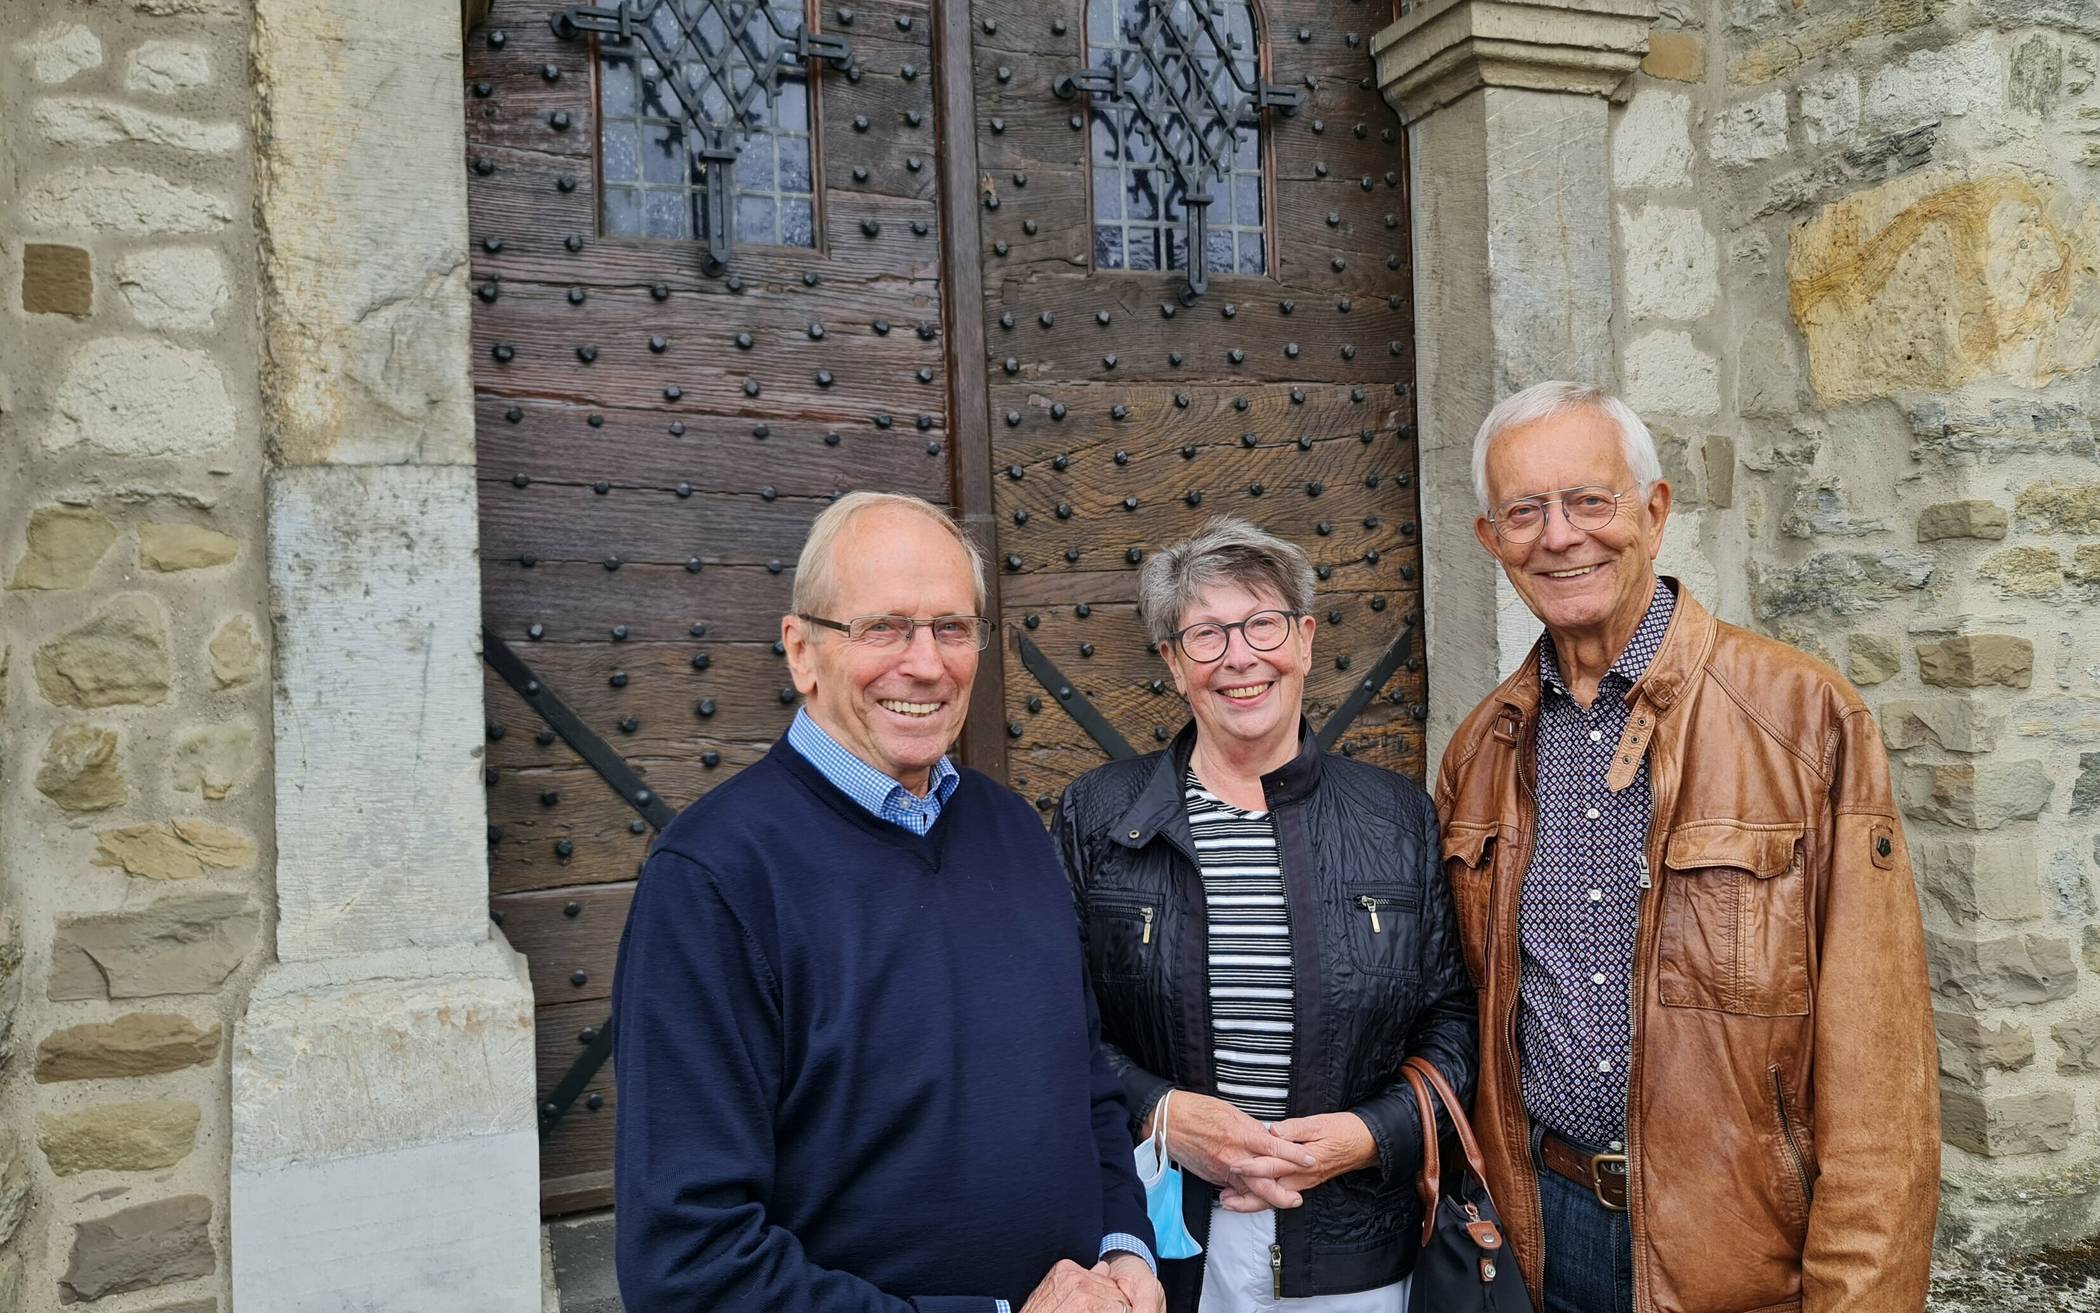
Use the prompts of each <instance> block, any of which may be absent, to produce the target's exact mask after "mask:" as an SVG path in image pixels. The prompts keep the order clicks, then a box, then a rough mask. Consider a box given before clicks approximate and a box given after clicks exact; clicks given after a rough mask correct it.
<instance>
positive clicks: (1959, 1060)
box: [1932, 1011, 2034, 1088]
mask: <svg viewBox="0 0 2100 1313" xmlns="http://www.w3.org/2000/svg"><path fill="white" fill-rule="evenodd" d="M1932 1025H1933V1029H1934V1030H1935V1031H1937V1032H1938V1035H1939V1045H1940V1074H1941V1075H1943V1076H1949V1077H1952V1078H1953V1079H1955V1080H1958V1081H1961V1082H1963V1083H1964V1084H1967V1085H1972V1086H1977V1087H1979V1088H1980V1087H1981V1086H1982V1085H1983V1079H1984V1073H1985V1072H1986V1071H2018V1070H2019V1069H2020V1068H2022V1067H2024V1066H2026V1065H2027V1064H2028V1063H2030V1062H2033V1061H2034V1032H2033V1031H2031V1030H2029V1029H2027V1027H2025V1026H2017V1025H2014V1024H2013V1023H2011V1022H2009V1021H2001V1022H1998V1023H1997V1024H1995V1025H1992V1024H1989V1023H1986V1022H1983V1021H1980V1020H1978V1019H1977V1018H1975V1017H1972V1016H1969V1015H1968V1014H1966V1013H1962V1012H1941V1011H1935V1012H1934V1013H1933V1014H1932Z"/></svg>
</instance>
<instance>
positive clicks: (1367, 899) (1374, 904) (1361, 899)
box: [1356, 894, 1382, 935]
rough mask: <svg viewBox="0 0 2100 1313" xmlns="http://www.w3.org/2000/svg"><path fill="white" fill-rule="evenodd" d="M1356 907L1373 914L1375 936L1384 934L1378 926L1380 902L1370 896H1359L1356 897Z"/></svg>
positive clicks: (1372, 925) (1373, 932) (1372, 931)
mask: <svg viewBox="0 0 2100 1313" xmlns="http://www.w3.org/2000/svg"><path fill="white" fill-rule="evenodd" d="M1356 905H1357V906H1358V907H1361V908H1362V909H1364V910H1365V911H1366V912H1369V913H1370V914H1371V933H1372V934H1374V935H1375V934H1380V933H1382V930H1381V928H1380V926H1379V924H1378V900H1377V899H1376V898H1373V897H1371V895H1369V894H1358V895H1357V896H1356Z"/></svg>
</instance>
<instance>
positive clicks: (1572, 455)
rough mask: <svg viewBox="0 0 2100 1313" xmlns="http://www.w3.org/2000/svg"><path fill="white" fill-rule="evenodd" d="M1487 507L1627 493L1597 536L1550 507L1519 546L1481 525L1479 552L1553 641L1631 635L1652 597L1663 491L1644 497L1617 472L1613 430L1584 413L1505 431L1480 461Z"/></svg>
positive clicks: (1622, 470) (1620, 466)
mask: <svg viewBox="0 0 2100 1313" xmlns="http://www.w3.org/2000/svg"><path fill="white" fill-rule="evenodd" d="M1487 476H1488V478H1487V483H1488V504H1489V505H1491V506H1498V507H1499V506H1501V505H1502V504H1503V503H1505V502H1507V501H1509V500H1511V499H1512V498H1517V497H1528V496H1532V495H1534V494H1537V493H1542V492H1551V491H1555V490H1558V489H1562V488H1574V487H1581V486H1584V485H1590V484H1594V485H1597V486H1600V487H1604V488H1609V489H1610V490H1612V491H1613V492H1621V491H1625V490H1626V489H1629V488H1630V489H1632V490H1633V491H1632V492H1630V493H1628V495H1627V496H1626V497H1625V498H1624V499H1622V500H1621V501H1620V502H1619V513H1618V515H1617V516H1616V517H1615V518H1614V519H1613V520H1612V521H1611V523H1609V524H1607V525H1605V526H1604V527H1603V528H1601V529H1590V530H1584V529H1579V528H1576V527H1575V526H1574V525H1572V524H1569V523H1568V519H1567V516H1566V515H1565V514H1564V513H1563V510H1562V507H1561V506H1560V505H1559V504H1558V503H1557V502H1556V503H1555V504H1553V505H1551V506H1550V507H1549V509H1548V511H1547V514H1546V520H1545V527H1544V529H1543V531H1542V532H1541V533H1540V534H1539V536H1538V537H1536V538H1534V539H1532V540H1531V541H1530V542H1528V543H1512V542H1507V541H1505V540H1504V539H1502V538H1501V537H1499V536H1497V534H1496V532H1495V526H1494V525H1493V524H1491V523H1489V522H1488V520H1487V519H1486V517H1484V516H1483V517H1482V518H1480V519H1478V520H1476V521H1474V524H1473V531H1474V533H1475V534H1476V535H1477V536H1478V537H1479V539H1480V544H1481V546H1483V547H1485V548H1487V549H1488V551H1489V552H1490V553H1492V554H1493V555H1494V556H1495V558H1496V559H1497V560H1499V561H1500V562H1501V563H1502V569H1503V571H1504V572H1505V573H1507V574H1508V575H1509V581H1510V583H1511V584H1513V585H1514V586H1515V587H1516V590H1517V593H1518V595H1519V596H1521V597H1522V598H1523V599H1524V605H1526V606H1528V607H1530V608H1531V613H1532V614H1533V615H1535V616H1537V617H1538V618H1539V619H1540V620H1541V621H1542V622H1544V624H1545V626H1546V628H1547V630H1548V631H1549V632H1551V633H1552V634H1553V635H1554V637H1555V638H1557V639H1558V638H1578V637H1584V636H1599V637H1601V636H1605V635H1616V634H1621V633H1624V634H1631V633H1632V631H1633V629H1634V627H1635V626H1636V625H1638V624H1639V623H1640V617H1641V616H1642V615H1643V614H1645V613H1646V612H1647V609H1648V603H1649V600H1650V599H1651V598H1652V597H1653V596H1654V593H1655V554H1656V553H1657V552H1658V551H1660V550H1661V549H1662V535H1663V524H1664V522H1665V521H1666V520H1667V519H1668V518H1669V514H1670V485H1669V484H1667V483H1665V482H1662V481H1660V480H1658V481H1657V482H1656V483H1655V484H1654V485H1653V486H1652V487H1650V488H1649V489H1648V492H1647V495H1646V496H1645V497H1643V496H1642V495H1641V490H1640V487H1639V482H1638V480H1637V479H1636V478H1635V476H1634V474H1633V471H1632V470H1631V469H1630V468H1628V466H1627V464H1626V452H1625V449H1624V447H1623V446H1622V445H1621V444H1620V441H1619V430H1618V427H1617V426H1616V425H1614V424H1613V423H1612V422H1611V420H1610V419H1609V418H1607V417H1606V416H1604V415H1602V414H1600V413H1598V412H1595V411H1591V410H1578V411H1576V412H1574V413H1572V414H1567V415H1560V416H1556V417H1555V418H1552V419H1547V420H1540V421H1539V422H1538V423H1536V424H1527V425H1525V426H1523V427H1522V428H1516V429H1511V430H1509V431H1508V432H1507V433H1504V434H1503V435H1502V436H1501V437H1499V438H1497V439H1496V440H1495V443H1494V445H1492V446H1491V447H1489V448H1488V456H1487Z"/></svg>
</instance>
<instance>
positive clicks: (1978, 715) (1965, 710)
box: [1881, 697, 2005, 752]
mask: <svg viewBox="0 0 2100 1313" xmlns="http://www.w3.org/2000/svg"><path fill="white" fill-rule="evenodd" d="M2004 724H2005V716H2004V714H2003V713H2001V712H1997V711H1993V710H1992V709H1991V708H1989V707H1987V706H1984V705H1983V704H1982V703H1979V702H1977V701H1976V700H1975V699H1973V698H1965V697H1945V698H1904V699H1899V700H1895V701H1891V702H1885V703H1883V704H1882V707H1881V738H1882V742H1884V743H1886V744H1887V745H1888V746H1889V749H1890V750H1891V751H1901V750H1903V749H1905V748H1915V747H1919V746H1921V745H1923V744H1926V743H1933V744H1937V745H1938V746H1940V747H1942V748H1945V749H1947V751H1949V752H1989V751H1990V750H1991V749H1992V748H1995V747H1997V746H1998V731H1999V730H2000V729H2001V728H2002V727H2003V726H2004Z"/></svg>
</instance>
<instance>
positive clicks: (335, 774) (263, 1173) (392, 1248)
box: [231, 0, 540, 1313]
mask: <svg viewBox="0 0 2100 1313" xmlns="http://www.w3.org/2000/svg"><path fill="white" fill-rule="evenodd" d="M256 11H257V12H256V34H257V35H256V43H255V63H256V68H257V80H258V83H259V85H260V87H261V103H260V106H259V112H260V127H261V131H260V132H259V133H258V136H259V138H260V139H261V140H262V141H263V142H264V143H266V144H265V147H264V156H263V159H262V160H261V163H260V167H259V170H258V173H259V178H258V192H259V207H258V208H259V214H260V218H261V224H262V227H263V230H264V241H263V246H262V251H263V263H262V299H263V327H264V340H265V342H266V344H267V345H266V356H265V361H264V366H265V368H264V378H263V402H264V428H265V436H266V439H267V443H268V449H269V455H270V458H271V460H270V470H269V475H268V479H269V497H268V504H269V516H270V529H269V573H270V594H271V597H270V600H271V612H272V616H273V619H274V623H275V652H276V663H277V665H276V687H275V736H276V753H275V756H276V789H277V913H278V916H277V927H276V946H277V961H276V963H275V964H274V965H273V966H271V967H270V968H269V969H268V970H267V971H266V973H265V974H264V976H263V977H262V979H261V980H260V981H258V983H257V985H256V987H255V990H254V993H253V995H252V997H251V999H250V1002H249V1006H248V1010H247V1013H246V1015H245V1016H244V1017H243V1018H242V1019H241V1021H240V1024H239V1027H238V1030H237V1033H236V1036H235V1043H234V1051H233V1117H232V1122H233V1125H232V1130H233V1183H232V1200H233V1204H232V1227H231V1233H232V1264H231V1266H232V1275H233V1293H234V1306H235V1307H237V1308H244V1309H263V1308H267V1309H273V1310H283V1311H286V1313H294V1311H297V1310H309V1309H312V1310H319V1309H331V1310H332V1309H341V1308H351V1307H355V1308H373V1309H380V1308H385V1309H403V1310H406V1309H444V1310H447V1313H483V1311H484V1310H485V1311H486V1313H498V1311H499V1310H500V1311H502V1313H515V1310H518V1309H526V1308H538V1307H539V1301H540V1289H539V1287H540V1279H539V1278H540V1270H539V1259H538V1221H539V1184H538V1148H537V1138H536V1134H535V1129H534V1118H533V1104H534V1064H533V1016H532V992H531V988H530V986H529V985H528V983H527V981H526V978H525V973H524V969H523V959H521V958H519V957H518V956H517V955H516V954H514V953H512V952H511V951H510V949H509V947H508V945H506V944H505V943H504V942H503V941H502V939H501V938H500V936H498V937H493V938H492V937H491V933H490V925H489V919H488V866H487V856H486V847H485V827H486V819H485V811H484V804H483V800H482V794H481V781H480V775H481V760H480V758H481V755H482V734H483V724H484V720H483V714H482V693H481V688H482V680H481V668H480V659H479V623H480V613H481V601H480V586H479V569H478V563H477V559H476V545H477V525H476V510H475V494H474V428H473V406H472V402H473V388H472V380H471V372H470V369H469V362H468V353H469V322H470V315H469V310H468V305H469V302H468V290H467V282H466V275H467V252H466V246H467V205H466V185H465V175H464V170H463V164H462V161H463V159H464V153H465V152H464V123H465V118H464V112H463V106H462V87H461V75H460V55H459V49H460V29H459V21H460V18H459V14H458V13H456V12H454V11H452V10H451V9H450V8H449V7H448V6H443V5H432V4H427V3H418V2H417V0H257V4H256Z"/></svg>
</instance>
